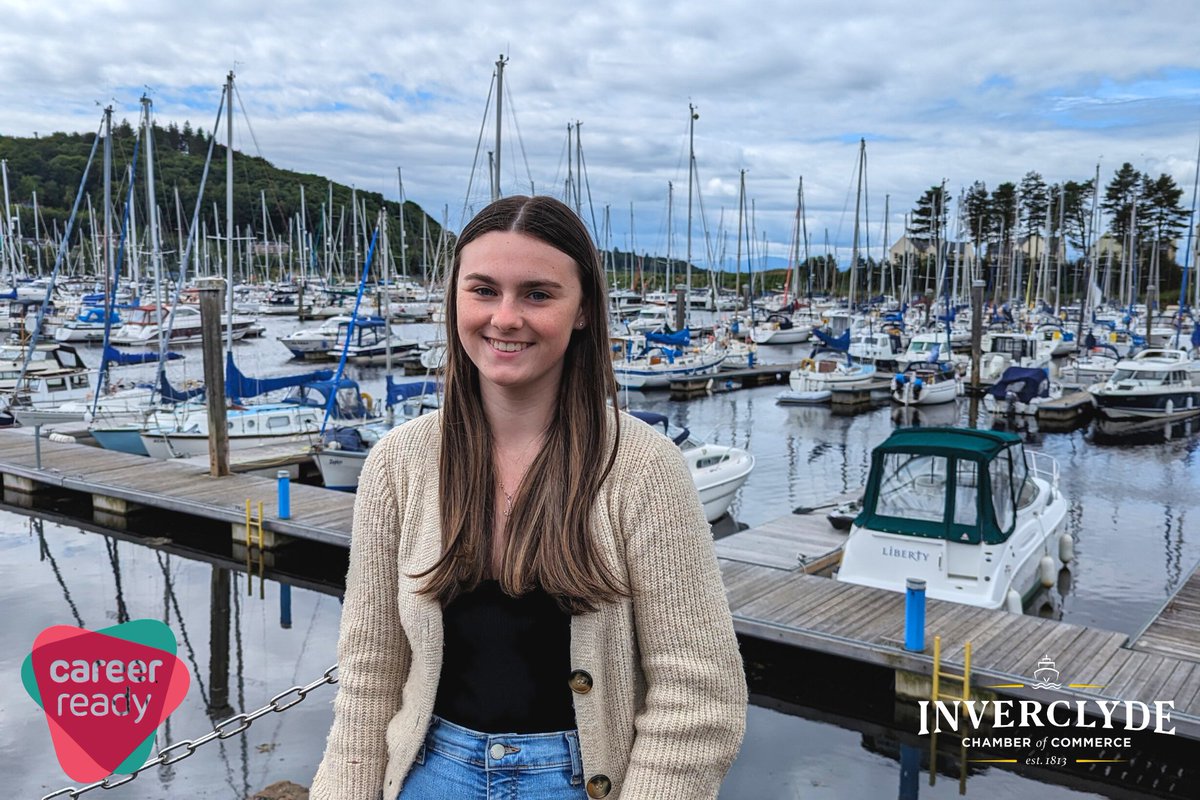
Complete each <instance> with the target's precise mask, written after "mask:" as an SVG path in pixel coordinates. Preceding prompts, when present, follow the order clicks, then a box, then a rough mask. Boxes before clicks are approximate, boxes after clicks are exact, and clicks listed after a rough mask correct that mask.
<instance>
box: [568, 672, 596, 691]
mask: <svg viewBox="0 0 1200 800" xmlns="http://www.w3.org/2000/svg"><path fill="white" fill-rule="evenodd" d="M568 683H570V684H571V691H572V692H575V694H587V693H588V692H590V691H591V690H592V676H591V675H589V674H587V672H585V671H584V670H581V669H577V670H575V671H574V672H572V673H571V679H570V680H569V681H568Z"/></svg>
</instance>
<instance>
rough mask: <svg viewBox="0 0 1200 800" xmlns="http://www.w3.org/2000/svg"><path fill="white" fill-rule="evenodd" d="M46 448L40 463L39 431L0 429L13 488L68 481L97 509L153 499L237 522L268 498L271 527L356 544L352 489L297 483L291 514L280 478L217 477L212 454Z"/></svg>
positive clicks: (111, 511) (2, 458) (2, 469)
mask: <svg viewBox="0 0 1200 800" xmlns="http://www.w3.org/2000/svg"><path fill="white" fill-rule="evenodd" d="M41 451H42V453H41V455H42V467H41V469H38V467H37V463H36V454H35V452H34V440H33V437H32V436H30V435H28V434H27V433H23V432H18V431H0V474H2V475H3V480H4V490H5V493H6V494H7V493H9V492H16V493H24V494H30V493H32V492H33V491H35V490H37V489H38V488H40V487H61V488H64V489H67V490H70V491H73V492H80V493H83V494H90V495H91V496H92V503H93V509H94V510H95V511H97V512H99V513H100V514H103V515H105V516H106V517H110V518H111V517H113V516H121V515H123V514H128V513H132V512H133V511H135V510H136V509H137V507H149V508H158V509H164V510H168V511H178V512H182V513H184V514H191V515H193V516H198V517H203V518H205V519H212V520H217V521H220V522H228V523H229V524H230V525H231V526H232V527H234V528H235V529H240V528H244V527H245V519H246V505H245V503H246V500H250V502H251V506H252V508H254V509H255V513H257V508H258V503H260V502H261V503H262V504H263V511H264V517H265V519H264V521H263V529H264V532H266V533H274V534H282V535H284V536H290V537H293V538H297V539H309V540H312V541H317V542H324V543H326V544H333V545H339V546H342V547H348V546H349V544H350V523H351V517H352V514H353V509H354V495H352V494H347V493H344V492H333V491H330V490H328V489H322V488H320V487H316V486H305V485H303V484H292V486H291V489H290V493H291V515H290V519H279V518H278V517H277V515H276V511H277V502H276V490H277V483H276V480H275V479H274V478H265V477H260V476H257V475H249V474H234V475H229V476H226V477H222V478H213V477H211V476H209V474H208V462H207V460H206V459H192V458H182V459H174V460H171V461H158V460H154V459H149V458H146V457H145V456H135V455H130V454H128V453H115V452H112V451H110V450H102V449H100V448H98V447H89V446H88V445H83V444H74V443H66V442H55V441H49V440H45V439H43V440H42V442H41ZM235 538H237V537H236V535H235Z"/></svg>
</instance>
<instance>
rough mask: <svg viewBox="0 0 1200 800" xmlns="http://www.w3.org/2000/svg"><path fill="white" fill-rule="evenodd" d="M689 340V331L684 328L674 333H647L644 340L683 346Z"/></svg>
mask: <svg viewBox="0 0 1200 800" xmlns="http://www.w3.org/2000/svg"><path fill="white" fill-rule="evenodd" d="M690 340H691V331H689V330H688V329H687V328H684V329H683V330H681V331H675V332H674V333H647V334H646V341H647V342H654V343H655V344H666V345H672V346H675V347H683V346H686V345H687V344H688V342H689V341H690Z"/></svg>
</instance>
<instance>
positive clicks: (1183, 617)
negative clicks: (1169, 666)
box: [1131, 565, 1200, 669]
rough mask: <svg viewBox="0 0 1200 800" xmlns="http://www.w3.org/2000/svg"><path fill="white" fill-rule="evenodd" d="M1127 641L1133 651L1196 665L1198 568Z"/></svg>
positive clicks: (1198, 644)
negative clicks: (1155, 654)
mask: <svg viewBox="0 0 1200 800" xmlns="http://www.w3.org/2000/svg"><path fill="white" fill-rule="evenodd" d="M1131 638H1132V640H1133V648H1134V649H1135V650H1139V651H1141V652H1143V653H1158V654H1160V655H1164V656H1172V657H1174V658H1181V659H1187V660H1190V661H1195V662H1197V664H1200V565H1197V566H1196V568H1195V569H1194V570H1192V574H1191V577H1189V578H1188V579H1187V580H1186V581H1184V582H1183V583H1181V584H1180V585H1179V586H1178V587H1177V588H1176V590H1175V593H1174V594H1173V595H1171V597H1169V598H1167V602H1165V603H1164V604H1163V607H1162V608H1161V609H1160V610H1159V612H1158V613H1157V614H1155V615H1154V617H1153V618H1152V619H1151V620H1150V623H1149V624H1148V625H1147V626H1146V627H1145V628H1144V629H1143V630H1142V631H1141V632H1140V633H1138V634H1137V635H1135V636H1133V637H1131ZM1198 669H1200V667H1198Z"/></svg>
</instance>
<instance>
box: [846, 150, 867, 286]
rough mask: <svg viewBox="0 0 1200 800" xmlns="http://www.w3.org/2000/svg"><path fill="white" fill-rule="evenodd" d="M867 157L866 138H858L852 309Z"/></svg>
mask: <svg viewBox="0 0 1200 800" xmlns="http://www.w3.org/2000/svg"><path fill="white" fill-rule="evenodd" d="M866 158H867V140H866V139H859V140H858V191H857V192H856V193H855V196H854V242H853V244H852V245H851V247H850V308H851V310H853V309H854V290H855V288H856V287H857V285H858V216H859V213H860V209H861V208H862V182H863V162H864V161H866Z"/></svg>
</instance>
